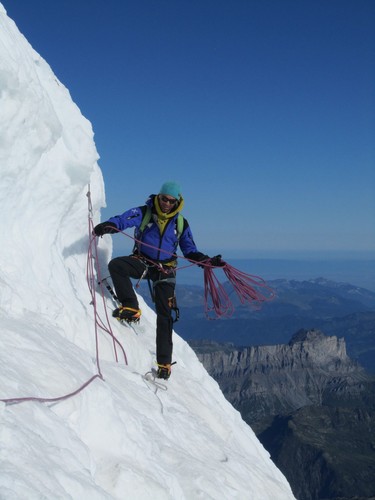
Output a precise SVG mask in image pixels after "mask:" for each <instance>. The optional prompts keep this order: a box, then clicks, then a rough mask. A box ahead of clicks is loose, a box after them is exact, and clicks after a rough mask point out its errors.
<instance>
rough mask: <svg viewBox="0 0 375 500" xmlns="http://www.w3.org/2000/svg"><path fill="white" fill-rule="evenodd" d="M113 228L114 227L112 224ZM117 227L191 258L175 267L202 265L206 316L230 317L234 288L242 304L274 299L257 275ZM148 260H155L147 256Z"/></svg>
mask: <svg viewBox="0 0 375 500" xmlns="http://www.w3.org/2000/svg"><path fill="white" fill-rule="evenodd" d="M113 229H114V230H116V228H113ZM117 231H118V232H119V233H121V234H123V235H124V236H127V237H128V238H130V239H132V240H134V241H135V242H136V243H141V244H142V245H144V246H146V247H149V248H152V249H154V250H160V251H162V252H164V253H166V254H168V255H169V256H171V257H175V258H176V259H177V258H180V259H185V260H187V261H189V262H190V264H189V265H187V266H183V267H176V268H175V270H176V271H178V270H179V269H185V268H187V267H190V266H194V265H199V266H201V267H203V269H204V300H205V305H204V309H205V313H206V317H207V319H217V318H220V317H230V316H232V314H233V312H234V310H235V308H234V305H233V303H232V301H231V299H230V293H231V292H233V291H234V292H235V293H236V294H237V296H238V298H239V300H240V302H241V304H245V303H248V304H249V305H251V306H252V307H254V308H260V307H261V304H262V303H263V302H268V301H270V300H273V299H274V297H275V293H274V291H273V290H272V288H270V287H269V286H268V285H267V283H266V282H265V281H264V280H263V278H260V277H259V276H254V275H252V274H247V273H244V272H243V271H240V270H239V269H236V268H235V267H233V266H231V265H230V264H228V263H225V265H224V266H222V267H215V266H212V265H211V264H210V262H209V261H206V262H192V261H190V260H189V259H187V258H186V257H183V256H181V255H177V254H175V253H172V252H168V251H167V250H162V249H160V248H159V247H156V246H154V245H150V244H148V243H144V242H142V241H140V240H138V239H136V238H134V237H133V236H131V235H129V234H127V233H124V232H123V231H120V230H119V229H117ZM146 260H148V261H149V262H151V263H154V264H155V262H153V261H152V260H150V259H146ZM214 269H222V270H223V272H224V274H225V276H226V277H227V279H228V282H229V283H228V288H231V289H232V290H231V292H230V291H227V289H226V288H225V286H224V285H223V284H222V283H220V281H219V280H218V278H217V277H216V275H215V273H214V271H213V270H214Z"/></svg>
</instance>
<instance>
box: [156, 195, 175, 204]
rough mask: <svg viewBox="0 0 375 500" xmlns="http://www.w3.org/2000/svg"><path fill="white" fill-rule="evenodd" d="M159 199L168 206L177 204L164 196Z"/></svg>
mask: <svg viewBox="0 0 375 500" xmlns="http://www.w3.org/2000/svg"><path fill="white" fill-rule="evenodd" d="M160 199H161V201H162V202H163V203H169V204H170V205H174V204H175V203H177V200H176V199H175V198H167V197H166V196H164V195H161V196H160Z"/></svg>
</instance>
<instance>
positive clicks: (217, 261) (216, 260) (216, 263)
mask: <svg viewBox="0 0 375 500" xmlns="http://www.w3.org/2000/svg"><path fill="white" fill-rule="evenodd" d="M208 264H210V266H212V267H224V266H225V265H226V262H224V261H223V260H222V259H221V255H215V257H211V258H210V260H209V261H208Z"/></svg>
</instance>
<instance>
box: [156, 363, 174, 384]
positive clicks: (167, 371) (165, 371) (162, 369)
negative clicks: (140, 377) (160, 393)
mask: <svg viewBox="0 0 375 500" xmlns="http://www.w3.org/2000/svg"><path fill="white" fill-rule="evenodd" d="M170 376H171V365H170V364H166V365H159V364H158V369H157V371H156V377H157V378H163V379H164V380H168V379H169V377H170Z"/></svg>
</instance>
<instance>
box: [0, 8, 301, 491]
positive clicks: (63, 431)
mask: <svg viewBox="0 0 375 500" xmlns="http://www.w3.org/2000/svg"><path fill="white" fill-rule="evenodd" d="M0 109H1V113H0V144H1V147H0V155H1V158H0V162H1V178H0V199H1V255H0V283H1V296H0V321H1V333H0V335H1V337H0V346H1V349H0V362H1V377H0V399H1V400H2V402H0V498H1V499H12V500H13V499H25V498H27V499H51V498H54V499H55V498H56V499H57V498H59V499H60V498H61V499H66V498H73V499H90V500H91V499H124V498H134V499H152V500H157V499H164V500H165V499H198V498H199V499H229V498H230V499H232V498H238V499H261V500H266V499H272V500H274V499H278V500H283V499H291V498H293V495H292V492H291V490H290V487H289V485H288V483H287V481H286V479H285V478H284V476H283V475H282V474H281V473H280V471H279V470H278V469H277V468H276V467H275V466H274V464H273V463H272V461H271V460H270V458H269V455H268V453H267V452H266V451H265V450H264V448H263V447H262V446H261V444H260V443H259V441H258V440H257V438H256V436H255V435H254V433H253V431H252V430H251V429H250V428H249V427H248V426H247V425H246V424H245V423H244V421H243V420H242V419H241V416H240V414H239V413H238V412H237V411H235V410H234V409H233V407H232V406H231V405H230V404H229V403H228V402H227V401H226V400H225V398H224V396H223V395H222V393H221V391H220V389H219V387H218V385H217V384H216V382H215V381H214V380H213V379H212V378H210V377H209V375H208V374H207V372H206V371H205V370H204V368H203V366H202V365H201V364H200V362H199V361H198V359H197V357H196V356H195V354H194V352H193V351H192V350H191V349H190V347H189V346H188V344H187V343H186V342H184V341H183V340H182V339H181V338H180V337H179V336H178V335H177V334H175V336H174V357H175V359H176V360H177V362H178V364H177V365H176V366H175V367H174V369H173V373H172V377H171V379H170V380H169V381H168V382H167V383H166V384H167V386H168V390H167V391H162V390H160V389H159V390H157V391H156V392H155V388H154V387H153V386H152V385H150V384H149V383H147V382H146V381H145V380H144V379H143V378H142V375H143V374H144V373H145V372H146V371H148V370H149V369H150V367H152V366H153V362H154V359H155V352H154V348H155V346H154V344H155V315H154V312H153V311H152V310H151V309H149V308H148V307H147V306H146V304H145V303H144V302H143V300H142V298H140V302H141V307H142V310H143V317H142V323H141V325H140V326H139V327H138V334H136V333H135V332H134V331H132V330H131V329H130V328H126V327H124V326H121V325H120V324H117V323H116V322H115V321H113V320H111V319H110V323H111V326H112V329H113V332H114V335H115V336H116V338H118V339H119V341H120V342H121V344H122V345H123V347H124V349H125V351H126V355H127V359H128V364H126V363H125V360H124V357H123V356H122V355H121V351H120V350H119V349H117V353H118V355H119V356H118V362H117V361H116V360H115V354H114V348H113V343H112V340H111V337H110V336H109V335H108V334H106V333H104V332H102V333H100V334H99V359H100V368H101V373H102V374H103V379H101V378H98V377H97V378H95V379H94V380H93V381H92V382H91V383H90V384H89V385H88V386H87V387H86V388H85V389H84V390H82V391H81V392H79V393H78V394H77V395H75V396H73V397H70V398H68V399H65V400H62V401H58V402H55V403H51V402H40V401H25V402H20V403H17V404H10V403H9V402H8V403H6V402H4V400H9V399H13V398H22V397H35V398H57V397H60V396H63V395H66V394H69V393H71V392H73V391H75V390H76V389H78V388H79V387H81V386H82V384H84V383H85V382H86V381H88V380H89V379H90V378H91V377H93V376H95V375H97V374H98V367H97V364H96V350H95V328H94V308H93V306H92V305H91V295H90V293H89V289H88V286H87V282H86V258H87V249H88V243H89V231H88V208H87V207H88V198H87V196H86V194H87V191H88V185H89V184H90V186H91V196H92V201H93V218H94V223H97V222H98V221H99V217H100V208H101V207H103V206H104V203H105V199H104V185H103V179H102V175H101V171H100V169H99V167H98V164H97V160H98V154H97V151H96V148H95V144H94V141H93V132H92V128H91V125H90V123H89V122H88V121H87V120H86V119H85V118H84V117H83V116H82V115H81V113H80V111H79V109H78V108H77V106H76V105H75V104H74V103H73V102H72V100H71V97H70V95H69V92H68V91H67V89H66V88H65V87H64V86H63V85H62V84H61V83H60V82H59V81H58V79H57V78H56V77H55V75H54V74H53V72H52V70H51V69H50V67H49V66H48V64H47V63H46V62H45V61H44V60H43V59H42V58H41V57H40V56H39V55H38V54H37V53H36V52H35V51H34V50H33V49H32V48H31V46H30V45H29V43H28V42H27V40H26V39H25V38H24V37H23V36H22V35H21V34H20V33H19V31H18V29H17V27H16V25H15V24H14V22H13V21H12V20H10V19H9V18H8V17H7V15H6V12H5V10H4V8H3V6H2V5H1V4H0ZM125 119H126V117H125ZM145 194H146V195H147V193H145ZM141 195H142V194H141ZM125 201H126V200H125ZM129 242H130V243H129V251H130V248H131V241H130V240H129ZM99 252H100V255H99V257H100V260H101V267H102V272H104V273H105V272H106V271H105V268H106V263H107V262H108V259H109V258H110V255H111V238H110V237H109V236H106V237H105V238H103V239H101V240H100V243H99ZM97 300H98V307H99V308H100V307H101V309H100V310H99V313H100V315H101V316H102V317H104V316H105V311H104V305H103V302H101V301H100V296H99V295H98V296H97ZM110 306H111V302H110V300H108V307H110Z"/></svg>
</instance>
